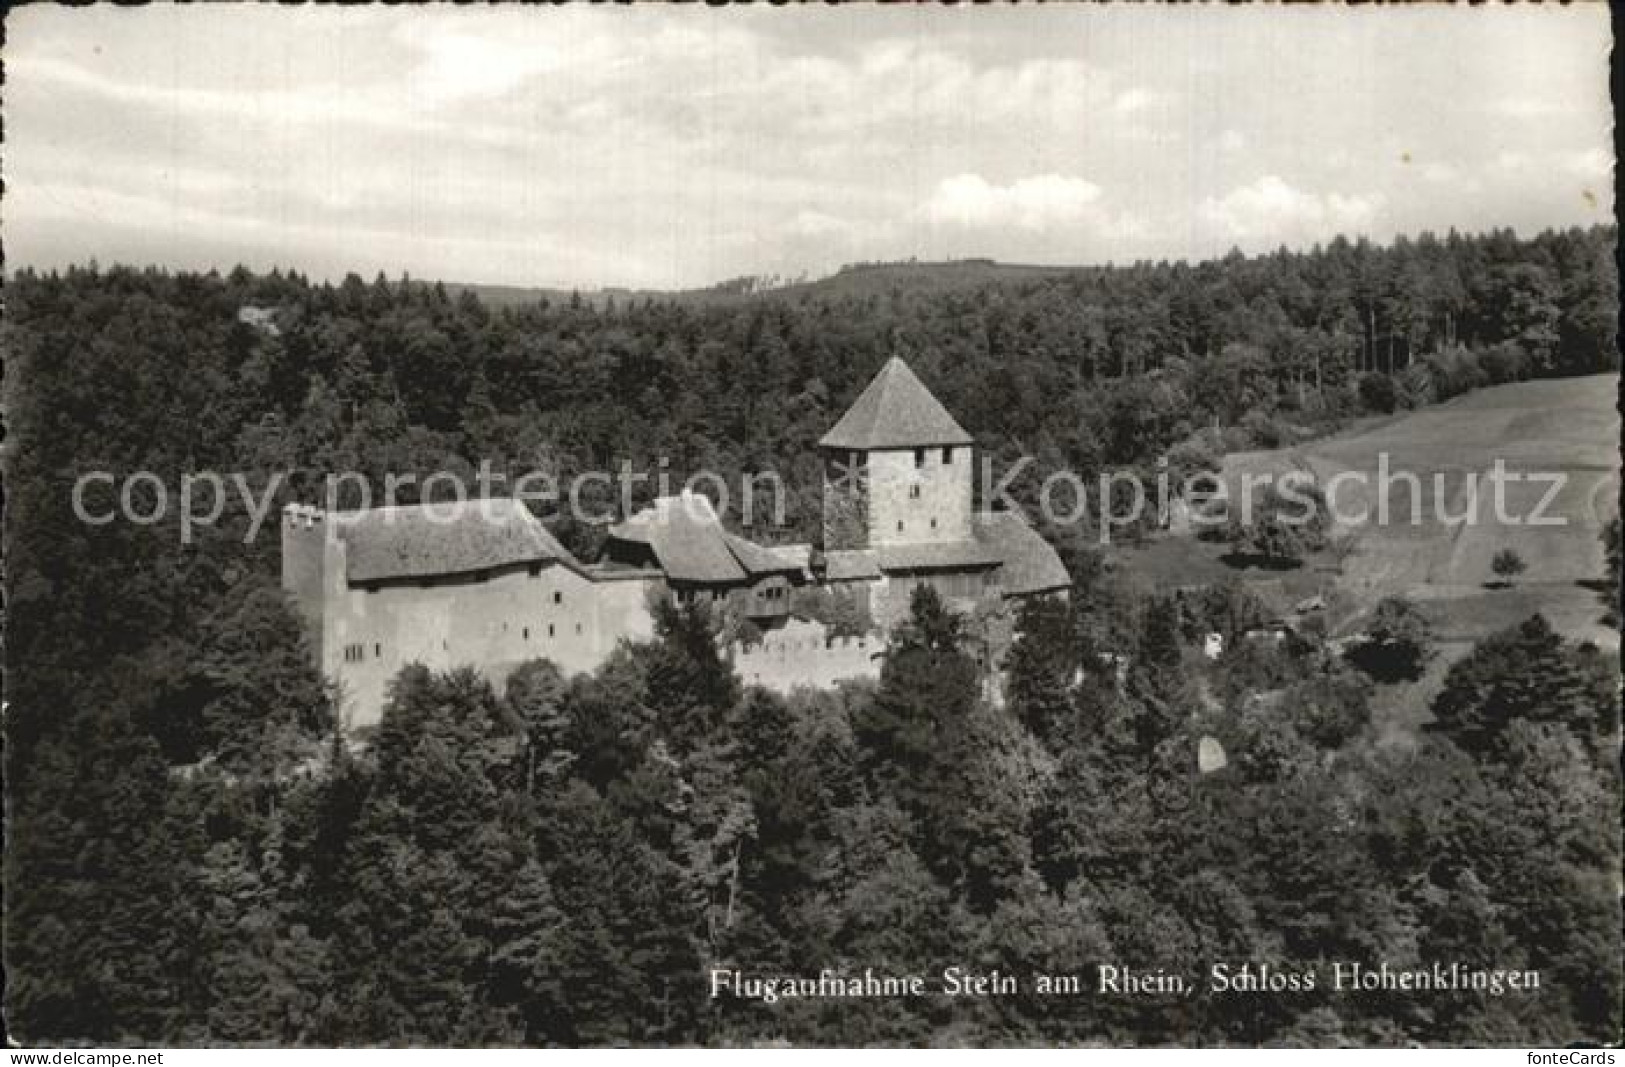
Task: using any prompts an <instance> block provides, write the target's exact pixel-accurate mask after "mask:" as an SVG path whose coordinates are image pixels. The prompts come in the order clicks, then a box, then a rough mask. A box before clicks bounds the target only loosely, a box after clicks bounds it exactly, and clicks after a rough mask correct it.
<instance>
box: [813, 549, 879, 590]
mask: <svg viewBox="0 0 1625 1067" xmlns="http://www.w3.org/2000/svg"><path fill="white" fill-rule="evenodd" d="M824 577H825V579H826V580H828V581H831V582H855V581H865V580H873V579H876V578H879V577H880V568H879V567H878V566H877V565H876V564H875V554H874V553H873V552H870V551H869V550H868V549H864V548H852V549H834V550H831V551H826V552H825V553H824Z"/></svg>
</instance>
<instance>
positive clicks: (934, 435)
mask: <svg viewBox="0 0 1625 1067" xmlns="http://www.w3.org/2000/svg"><path fill="white" fill-rule="evenodd" d="M971 443H972V442H971V435H970V434H968V433H966V432H965V430H964V428H963V427H961V426H960V425H959V423H957V422H955V421H954V417H953V416H952V415H950V414H948V409H947V408H945V407H943V406H942V404H941V403H940V402H939V401H938V400H937V398H936V397H934V396H932V395H931V390H929V389H927V388H926V387H925V386H924V385H923V384H921V382H920V379H919V378H917V377H915V376H914V372H913V371H912V370H910V369H909V366H908V364H907V363H904V362H903V361H902V360H901V359H899V358H898V357H896V356H893V357H892V358H891V359H889V360H887V361H886V365H885V366H884V367H882V368H880V373H879V374H877V375H875V378H874V381H872V382H870V383H869V385H868V388H866V389H864V391H863V392H862V393H860V394H859V395H858V398H857V399H856V400H854V401H853V402H852V406H851V407H850V408H848V409H847V411H846V414H845V415H843V416H841V421H839V422H837V423H836V424H835V427H834V429H832V430H830V431H829V433H827V434H825V435H824V439H823V440H821V441H819V442H818V444H819V446H820V447H822V448H847V449H857V450H860V451H867V450H872V449H879V448H920V447H923V446H926V445H968V444H971Z"/></svg>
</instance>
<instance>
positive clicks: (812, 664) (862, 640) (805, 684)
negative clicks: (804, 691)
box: [728, 620, 885, 693]
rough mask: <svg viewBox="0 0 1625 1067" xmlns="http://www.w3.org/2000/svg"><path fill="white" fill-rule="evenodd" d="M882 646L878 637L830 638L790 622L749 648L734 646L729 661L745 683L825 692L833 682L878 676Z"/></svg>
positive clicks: (811, 624)
mask: <svg viewBox="0 0 1625 1067" xmlns="http://www.w3.org/2000/svg"><path fill="white" fill-rule="evenodd" d="M884 649H885V642H884V641H882V640H880V639H879V638H876V637H837V638H830V637H829V636H828V631H826V630H825V628H824V627H823V625H821V624H819V623H815V622H804V621H801V620H792V621H791V622H789V623H787V624H786V625H785V626H784V627H783V628H782V629H779V630H774V631H772V632H771V633H769V634H768V635H767V636H766V637H764V638H763V639H762V640H761V641H760V642H757V643H755V644H752V645H748V646H746V645H740V644H737V643H736V644H734V645H732V646H730V647H729V649H728V654H729V658H730V659H731V660H732V661H733V666H734V671H735V673H737V674H738V675H739V680H740V681H741V682H743V683H744V684H745V685H759V686H762V687H763V688H766V689H771V690H774V691H775V692H779V693H788V692H790V691H791V690H793V689H797V688H811V689H828V688H830V687H832V686H834V685H835V683H836V682H842V681H850V680H853V679H859V678H879V677H880V659H879V658H878V657H879V655H880V653H881V652H882V651H884Z"/></svg>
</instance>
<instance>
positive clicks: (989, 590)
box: [282, 357, 1070, 728]
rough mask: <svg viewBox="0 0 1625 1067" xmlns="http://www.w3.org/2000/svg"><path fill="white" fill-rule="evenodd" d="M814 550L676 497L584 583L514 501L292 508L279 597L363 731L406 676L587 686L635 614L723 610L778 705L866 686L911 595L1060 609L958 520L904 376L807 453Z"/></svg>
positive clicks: (1038, 580)
mask: <svg viewBox="0 0 1625 1067" xmlns="http://www.w3.org/2000/svg"><path fill="white" fill-rule="evenodd" d="M818 444H819V450H820V453H821V456H822V458H823V466H824V508H823V544H822V546H821V547H815V546H812V545H780V546H771V547H770V546H764V545H758V544H756V543H755V542H752V541H750V540H747V539H745V538H743V537H739V536H737V535H735V534H733V533H730V532H729V531H728V530H727V529H726V528H724V526H723V525H722V523H721V521H720V519H719V518H718V516H717V515H716V513H715V511H714V509H713V508H712V507H711V504H710V501H709V500H708V499H707V498H706V497H704V496H701V495H699V494H694V493H690V492H687V491H685V492H684V493H683V494H681V495H679V496H671V497H662V498H659V499H657V500H655V501H654V503H653V504H652V505H651V506H650V507H648V508H645V509H644V510H642V511H639V512H638V513H636V514H634V515H632V516H630V517H628V518H627V519H626V520H625V521H623V522H621V523H619V524H617V525H615V526H612V527H610V528H609V531H608V540H607V542H606V545H605V548H604V550H603V552H602V555H601V558H600V559H599V560H598V561H596V562H594V563H590V564H583V563H581V562H580V561H578V560H577V559H576V558H575V557H574V556H572V555H571V554H570V552H569V551H568V550H566V549H565V548H564V546H563V545H561V544H559V542H558V541H557V540H556V539H555V538H554V537H553V536H552V534H550V533H549V532H548V530H547V528H546V527H545V526H544V525H543V524H542V523H541V522H540V521H539V520H538V519H536V518H535V517H534V516H533V515H532V514H531V512H530V510H529V509H528V508H527V507H526V506H525V504H524V503H523V502H521V501H519V500H513V499H506V498H486V499H477V500H466V501H461V502H456V503H453V502H445V503H436V504H432V505H414V506H402V507H387V508H372V509H368V510H365V511H345V512H324V511H321V510H319V509H317V508H313V507H310V506H306V505H300V504H290V505H288V506H287V507H286V508H285V509H284V510H283V520H282V585H283V588H284V589H285V590H286V591H287V593H288V594H289V596H290V598H291V599H292V602H293V604H294V606H295V608H296V610H297V611H298V612H299V614H300V616H301V617H302V619H303V621H304V623H305V626H306V628H307V631H308V633H309V634H310V636H311V645H312V647H313V649H314V650H315V652H316V655H317V657H318V660H319V665H320V669H321V671H322V673H323V674H324V675H325V676H326V677H327V678H329V679H330V680H332V681H334V682H336V683H338V686H339V691H340V694H341V700H342V708H341V714H342V717H343V719H344V721H345V722H346V723H347V724H348V725H349V726H350V727H351V728H356V727H362V726H368V725H371V724H374V723H376V722H377V721H378V718H379V716H380V714H381V712H382V709H383V705H384V701H385V698H386V688H387V685H388V682H389V680H390V679H391V678H392V677H394V675H395V674H396V673H397V672H399V671H400V670H401V668H403V667H405V666H407V665H408V664H411V663H421V664H423V665H425V666H427V667H430V668H432V669H436V670H444V669H449V668H451V667H454V666H459V665H472V666H474V667H477V668H479V669H480V670H481V671H482V672H484V673H485V674H487V675H488V676H489V677H491V678H492V680H493V681H495V682H498V683H500V682H501V681H502V680H503V679H504V678H506V676H507V674H508V673H509V672H511V671H512V670H513V668H514V667H516V666H518V665H519V664H520V663H523V662H524V661H526V660H530V659H538V658H546V659H549V660H552V661H553V662H554V663H556V664H557V665H558V666H559V668H560V669H562V670H564V671H566V672H579V671H589V670H592V669H594V668H596V667H597V666H599V665H600V664H601V663H603V662H604V660H605V659H606V658H607V657H608V656H609V655H610V653H611V652H612V651H613V650H614V649H615V647H616V646H617V645H618V644H619V643H620V642H621V641H622V640H623V639H630V640H642V639H646V638H649V637H651V636H652V635H653V631H654V627H653V618H652V615H651V612H650V605H651V603H652V602H653V601H652V599H651V598H653V597H660V596H672V597H675V598H676V599H677V600H679V601H681V602H688V601H691V600H696V599H698V600H703V601H707V602H713V603H720V604H725V605H727V606H728V607H729V609H731V610H732V611H733V612H735V613H736V614H737V615H739V616H742V617H743V618H745V619H748V620H749V621H750V622H751V623H752V624H753V627H754V629H755V631H757V632H760V633H762V634H763V635H764V636H763V637H762V639H761V641H760V642H759V643H752V644H751V645H749V646H744V645H735V646H734V647H733V648H732V649H731V650H730V651H731V654H732V656H733V658H734V661H735V664H736V668H737V669H738V670H739V672H740V674H741V678H742V680H743V681H744V682H746V683H747V684H758V685H765V686H768V687H769V688H775V689H780V690H787V689H789V688H792V687H794V686H796V685H814V686H818V685H828V684H831V683H832V682H834V681H837V680H839V679H841V678H845V677H861V676H864V675H873V674H874V673H876V672H877V671H878V660H877V654H878V653H879V651H880V650H881V649H882V648H883V646H884V638H883V636H881V635H883V634H884V633H886V632H887V631H889V629H890V628H891V627H892V626H893V625H894V624H895V623H896V622H897V621H898V620H899V619H901V618H902V617H903V616H904V615H906V613H907V611H908V605H909V599H910V597H911V595H912V593H913V590H914V588H915V587H916V586H918V585H920V584H922V583H923V584H929V585H931V586H933V587H934V588H935V589H936V590H937V592H938V593H939V594H940V595H941V596H942V597H943V599H944V600H945V601H946V602H947V603H949V604H950V605H953V606H957V607H960V608H968V607H969V606H971V605H972V604H974V603H976V602H978V601H982V600H984V599H988V598H993V599H999V600H1007V599H1010V598H1018V597H1027V596H1035V595H1047V594H1053V593H1059V592H1062V591H1064V590H1065V589H1066V588H1067V587H1068V585H1069V584H1070V583H1069V580H1068V578H1067V573H1066V569H1065V568H1064V567H1063V566H1062V565H1061V562H1060V559H1059V558H1058V557H1057V556H1056V554H1055V550H1054V549H1053V548H1052V547H1051V546H1050V545H1049V544H1048V543H1047V542H1046V541H1044V539H1043V538H1042V537H1040V536H1039V535H1038V534H1037V532H1036V531H1034V530H1033V529H1032V528H1031V527H1030V526H1028V525H1027V523H1026V521H1025V520H1024V519H1023V518H1022V517H1021V516H1019V515H1017V514H1014V513H1011V512H993V511H985V512H978V511H976V510H975V505H974V503H973V485H974V478H973V469H974V462H973V460H974V451H975V450H974V443H973V441H972V439H971V436H970V435H969V434H968V433H966V432H965V431H964V429H962V428H961V427H960V425H959V424H958V423H957V422H956V421H954V418H953V416H952V415H950V414H949V413H948V411H947V410H946V409H945V408H944V407H943V406H942V404H941V403H940V402H938V400H937V399H936V397H934V396H932V395H931V393H930V391H929V390H927V389H926V387H925V386H924V385H923V384H922V383H921V382H920V380H919V378H918V377H916V376H915V374H914V372H913V371H912V370H910V369H909V367H908V365H907V364H906V363H904V362H903V361H902V360H901V359H898V358H895V357H893V358H892V359H891V360H890V361H888V362H887V363H886V365H885V366H884V367H882V368H881V370H880V372H879V373H878V374H877V375H876V376H875V378H874V380H873V381H871V382H870V383H869V385H868V387H867V388H865V389H864V391H863V393H862V394H861V395H860V396H859V397H858V398H857V400H856V401H855V402H854V403H853V404H852V407H851V408H850V410H848V411H847V413H846V414H845V415H844V416H843V417H842V418H841V419H840V421H839V422H837V423H836V425H835V427H834V428H833V429H831V430H830V431H829V433H827V434H826V435H825V436H824V437H823V439H822V440H821V441H819V443H818ZM809 593H812V594H819V593H822V594H827V595H828V597H829V598H830V599H831V601H832V602H836V603H839V604H841V605H842V606H843V607H844V608H845V609H846V610H848V611H850V612H851V613H852V617H856V618H862V619H866V620H869V621H870V623H871V627H872V633H870V634H868V635H865V636H854V637H848V638H842V639H837V640H830V639H828V638H827V636H826V635H825V631H824V628H823V627H822V626H821V625H819V624H815V623H811V622H809V621H808V620H806V619H798V618H796V617H795V612H794V611H793V610H792V601H793V600H795V599H797V598H798V597H804V596H805V595H806V594H809Z"/></svg>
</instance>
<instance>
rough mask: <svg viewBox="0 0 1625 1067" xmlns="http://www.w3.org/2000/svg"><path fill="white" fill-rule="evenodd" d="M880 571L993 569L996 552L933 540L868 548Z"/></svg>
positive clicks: (978, 544) (969, 543) (974, 545)
mask: <svg viewBox="0 0 1625 1067" xmlns="http://www.w3.org/2000/svg"><path fill="white" fill-rule="evenodd" d="M870 551H872V552H873V553H874V556H875V562H876V563H877V564H879V566H880V569H881V570H883V571H929V570H946V569H953V568H965V567H993V566H997V565H998V562H999V553H998V552H997V551H995V550H993V549H991V548H989V547H988V546H987V545H984V544H982V543H981V542H979V541H936V542H927V543H924V544H917V545H881V546H879V547H877V548H874V549H871V550H870Z"/></svg>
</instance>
